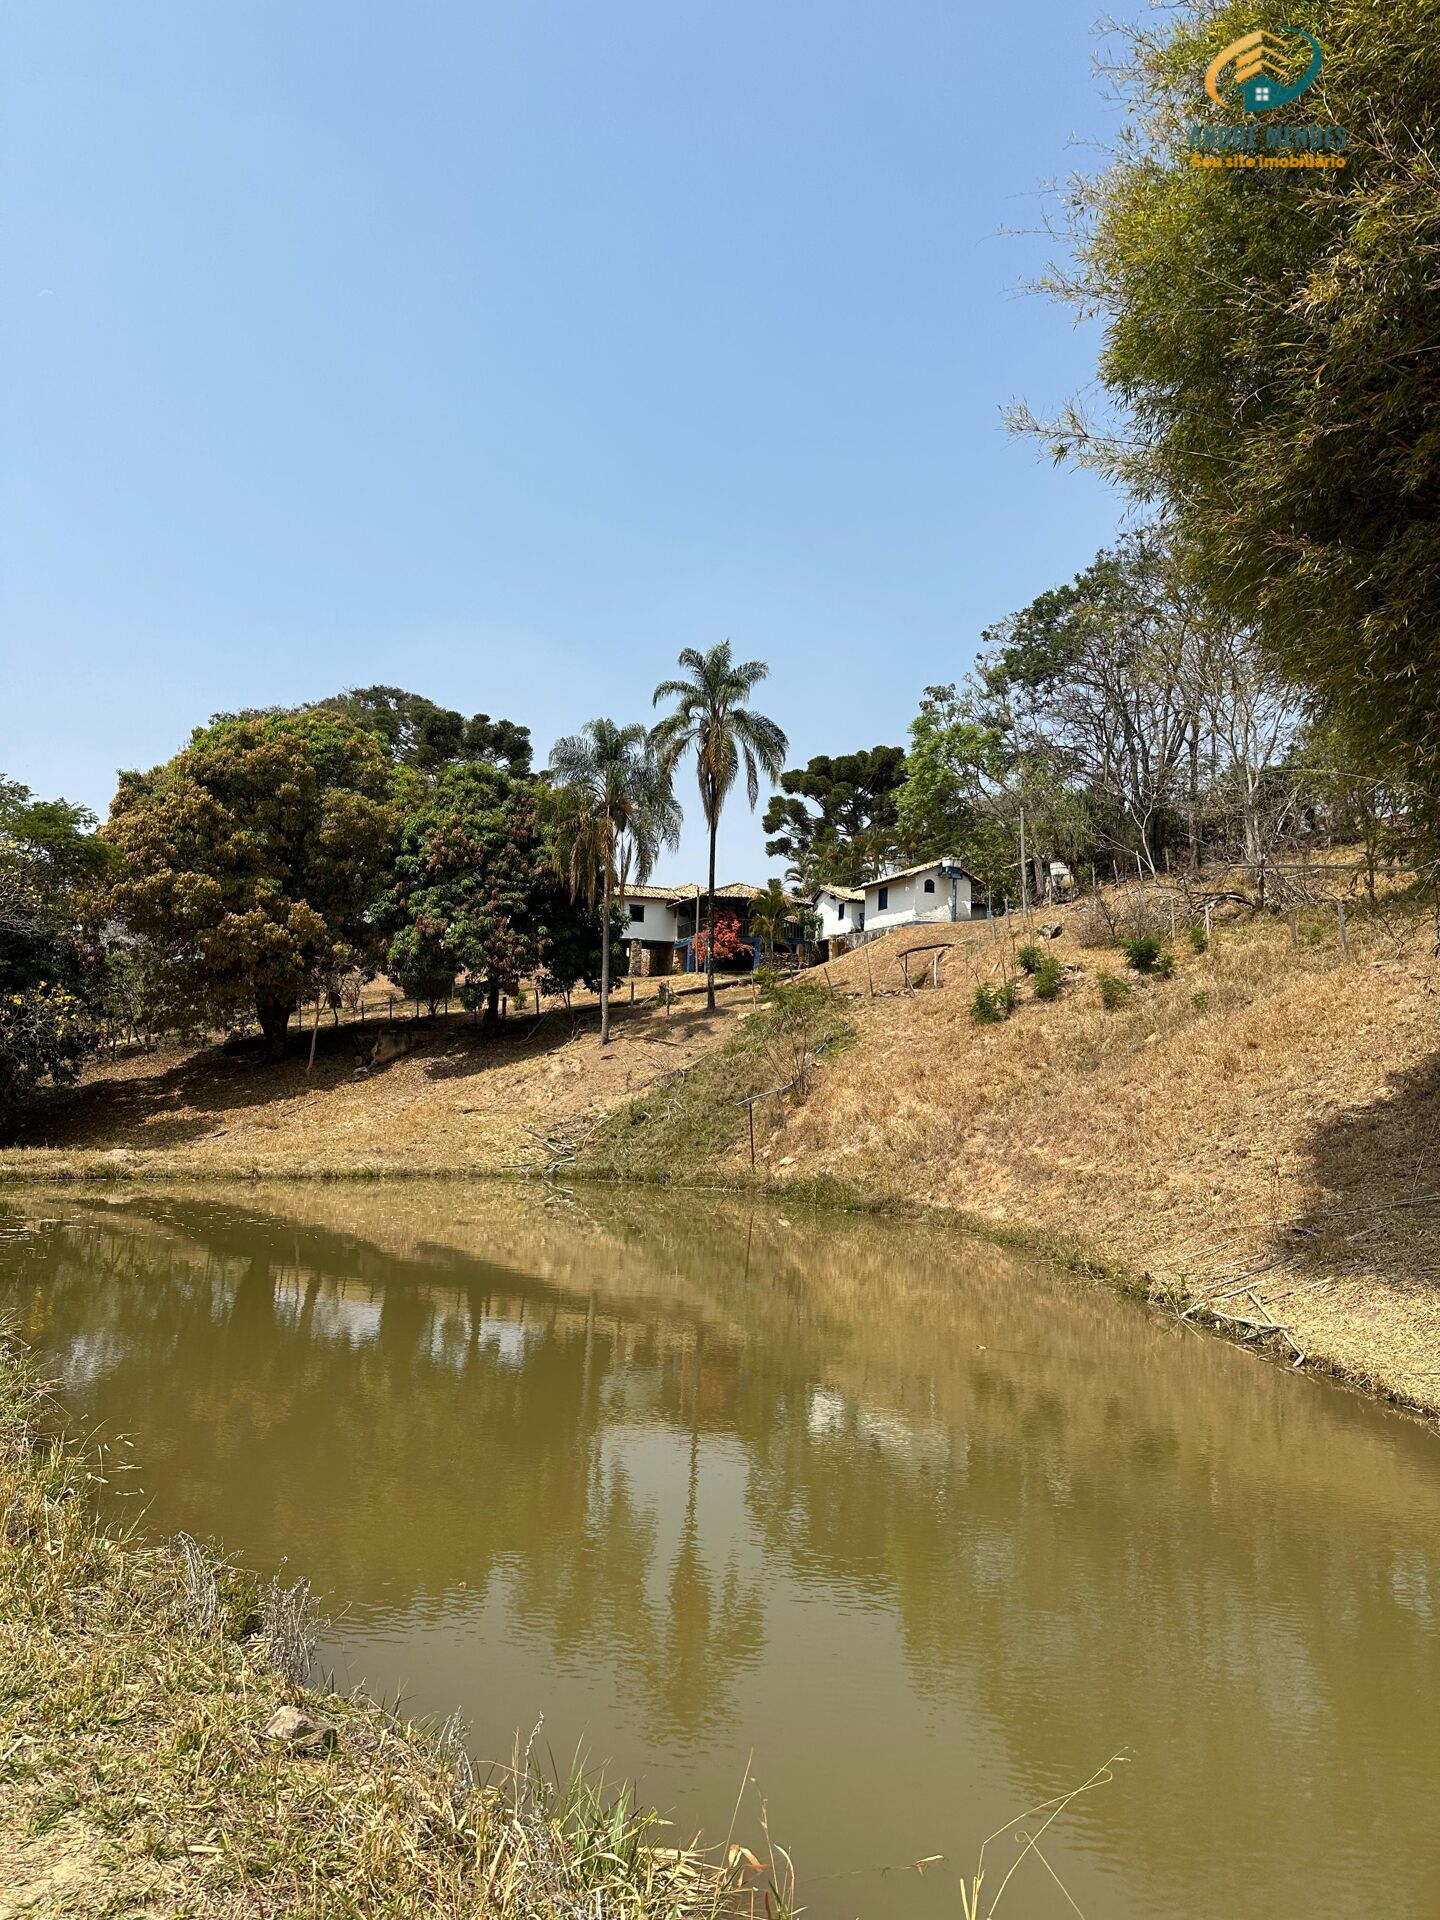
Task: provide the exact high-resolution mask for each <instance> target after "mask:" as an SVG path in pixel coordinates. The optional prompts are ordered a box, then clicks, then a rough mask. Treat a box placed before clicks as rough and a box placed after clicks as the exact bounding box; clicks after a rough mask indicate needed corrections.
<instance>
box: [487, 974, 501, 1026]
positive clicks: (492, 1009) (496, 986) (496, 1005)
mask: <svg viewBox="0 0 1440 1920" xmlns="http://www.w3.org/2000/svg"><path fill="white" fill-rule="evenodd" d="M485 1018H486V1020H487V1021H488V1022H489V1023H490V1025H491V1026H492V1027H493V1026H494V1025H495V1024H496V1023H497V1022H498V1020H499V1018H500V982H499V981H498V980H492V981H491V982H490V984H489V986H488V987H487V988H486V989H485Z"/></svg>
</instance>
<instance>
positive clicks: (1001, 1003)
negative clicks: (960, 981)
mask: <svg viewBox="0 0 1440 1920" xmlns="http://www.w3.org/2000/svg"><path fill="white" fill-rule="evenodd" d="M1018 1003H1019V995H1018V994H1017V993H1016V991H1015V988H1014V986H1013V985H1012V983H1011V982H1010V981H1008V980H1006V981H1004V982H1002V984H1001V985H1000V986H998V987H992V986H988V985H987V984H986V983H985V982H984V981H983V980H982V981H981V983H980V985H979V986H978V987H976V989H975V998H974V999H973V1000H972V1001H971V1002H970V1018H971V1019H972V1020H974V1021H976V1022H978V1024H979V1025H981V1026H983V1027H993V1026H996V1025H997V1024H998V1023H999V1022H1000V1021H1001V1020H1008V1019H1009V1018H1010V1016H1011V1014H1012V1013H1013V1012H1014V1011H1015V1008H1016V1006H1017V1005H1018Z"/></svg>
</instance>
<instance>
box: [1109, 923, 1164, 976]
mask: <svg viewBox="0 0 1440 1920" xmlns="http://www.w3.org/2000/svg"><path fill="white" fill-rule="evenodd" d="M1165 950H1166V949H1165V943H1164V941H1163V940H1162V939H1161V938H1160V936H1159V934H1157V933H1137V934H1136V935H1135V937H1134V939H1133V940H1122V941H1121V942H1120V951H1121V952H1122V953H1123V954H1124V956H1125V958H1126V959H1127V960H1128V961H1129V962H1130V965H1131V966H1132V967H1133V968H1134V969H1135V971H1136V973H1155V972H1156V971H1157V970H1158V969H1159V966H1160V957H1161V955H1162V954H1164V953H1165ZM1171 965H1172V966H1173V965H1174V962H1173V960H1172V962H1171Z"/></svg>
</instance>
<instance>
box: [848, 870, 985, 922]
mask: <svg viewBox="0 0 1440 1920" xmlns="http://www.w3.org/2000/svg"><path fill="white" fill-rule="evenodd" d="M977 894H978V895H979V898H978V900H977V898H976V896H977ZM985 912H986V909H985V897H984V885H983V882H981V881H979V880H977V879H976V878H975V876H974V874H973V873H970V872H968V871H967V870H966V869H965V868H964V867H962V866H961V864H960V862H959V861H958V860H956V859H953V858H950V857H949V856H947V857H946V858H944V859H940V860H927V861H925V862H924V863H923V864H922V865H920V866H918V867H902V868H900V870H899V871H898V872H896V873H882V874H881V875H880V878H879V879H878V880H867V881H866V883H865V906H864V914H865V918H864V922H863V924H864V928H865V931H866V933H867V934H871V933H884V932H885V931H886V930H887V929H888V928H890V927H908V926H912V925H923V924H924V923H925V922H926V921H927V920H972V919H976V920H983V919H984V918H985Z"/></svg>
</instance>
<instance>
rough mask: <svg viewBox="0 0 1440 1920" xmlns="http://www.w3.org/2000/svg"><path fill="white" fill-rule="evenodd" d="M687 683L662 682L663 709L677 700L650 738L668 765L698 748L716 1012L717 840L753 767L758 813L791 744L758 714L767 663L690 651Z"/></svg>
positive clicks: (725, 644) (684, 662)
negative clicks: (765, 783) (741, 776)
mask: <svg viewBox="0 0 1440 1920" xmlns="http://www.w3.org/2000/svg"><path fill="white" fill-rule="evenodd" d="M679 664H680V666H681V667H682V668H683V669H684V677H683V678H682V679H678V680H662V681H661V682H660V685H659V686H658V687H656V689H655V705H656V706H657V707H658V706H659V704H660V702H661V701H662V700H673V701H674V702H675V711H674V712H673V713H671V714H667V715H666V717H665V718H664V719H663V720H661V721H660V722H659V724H658V725H657V726H656V727H655V728H654V730H653V732H652V733H651V735H650V742H651V745H652V746H653V747H654V748H655V749H656V751H657V752H658V753H659V756H660V761H661V764H662V766H664V767H665V768H666V769H667V770H673V769H674V767H675V764H676V762H677V761H678V760H680V759H681V758H682V756H683V755H684V754H686V753H688V752H689V751H690V749H691V748H692V747H693V749H694V751H695V771H696V774H697V775H698V776H699V781H700V804H701V806H702V807H703V808H704V810H705V824H706V826H707V827H709V829H710V886H709V899H708V905H707V911H706V922H705V1004H706V1006H707V1007H708V1008H709V1009H710V1011H711V1012H712V1013H713V1012H714V1011H715V836H716V833H717V832H718V830H719V826H720V813H721V809H722V808H723V807H724V805H725V801H726V797H727V796H728V794H729V792H730V789H731V788H732V787H733V786H734V784H735V776H736V774H737V773H738V772H739V771H740V763H741V761H742V760H743V761H744V763H745V791H746V794H747V796H748V797H749V801H750V808H751V811H752V812H753V811H754V809H755V803H756V801H757V800H758V799H759V798H760V775H761V774H762V773H764V774H766V775H767V776H768V777H769V778H770V779H771V780H772V781H775V780H778V779H779V778H780V770H781V768H782V767H783V766H784V765H785V755H786V752H787V750H788V749H789V745H790V743H789V741H788V740H787V739H786V738H785V735H784V733H783V732H782V731H781V729H780V728H779V727H778V726H776V724H775V722H774V721H773V720H767V719H766V718H765V716H764V714H763V713H752V712H751V710H750V695H751V692H752V691H753V689H754V688H755V687H757V686H758V685H759V684H760V682H761V681H762V680H764V679H765V678H766V677H767V676H768V674H769V672H770V669H769V668H768V667H767V666H766V665H765V662H764V661H763V660H746V661H743V662H741V663H740V664H739V665H737V664H736V662H735V661H734V660H733V659H732V658H731V656H730V642H729V641H728V640H722V641H721V642H720V644H719V646H717V647H710V648H709V649H708V650H707V651H706V652H704V653H700V652H699V651H698V650H697V649H696V648H694V647H686V649H685V651H684V652H683V653H682V654H681V655H680V662H679Z"/></svg>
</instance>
